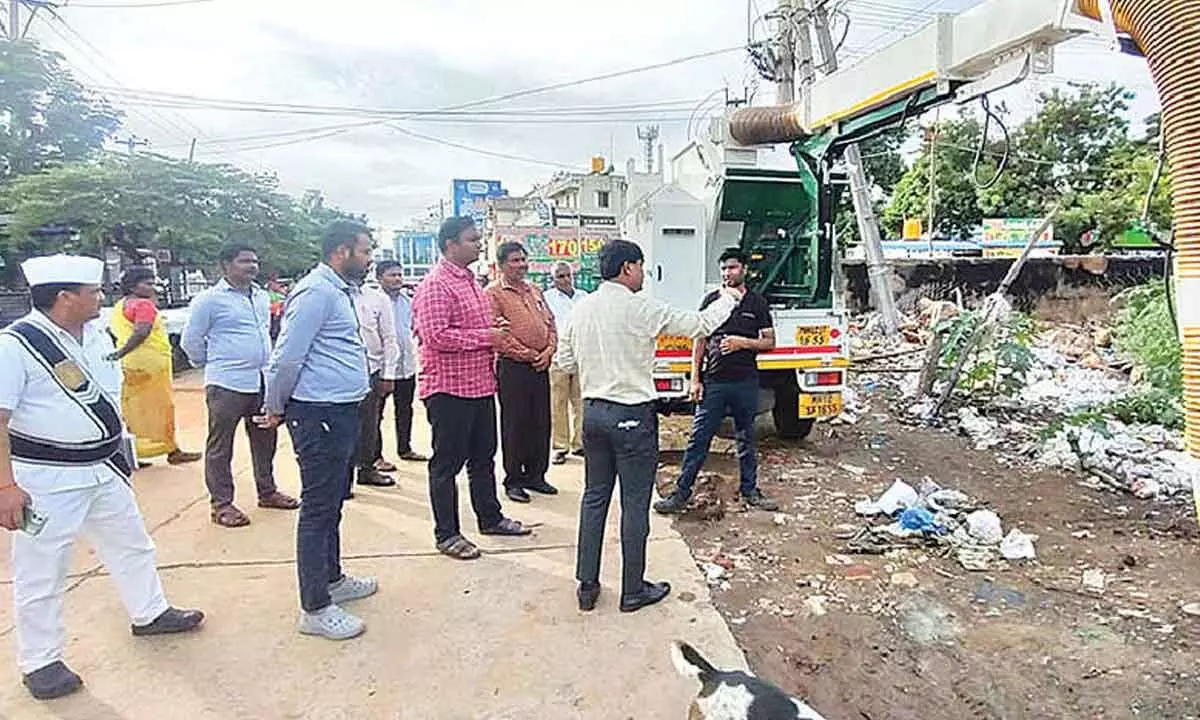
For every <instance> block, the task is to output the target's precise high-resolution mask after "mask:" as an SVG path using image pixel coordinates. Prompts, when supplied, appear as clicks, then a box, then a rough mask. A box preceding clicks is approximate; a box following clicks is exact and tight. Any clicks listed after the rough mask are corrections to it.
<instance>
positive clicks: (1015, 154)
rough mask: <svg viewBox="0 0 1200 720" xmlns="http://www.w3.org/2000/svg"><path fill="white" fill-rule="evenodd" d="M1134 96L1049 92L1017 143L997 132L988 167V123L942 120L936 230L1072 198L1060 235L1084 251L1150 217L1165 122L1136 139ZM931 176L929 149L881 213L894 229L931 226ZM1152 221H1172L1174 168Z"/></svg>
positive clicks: (1109, 90)
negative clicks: (1087, 240)
mask: <svg viewBox="0 0 1200 720" xmlns="http://www.w3.org/2000/svg"><path fill="white" fill-rule="evenodd" d="M1132 97H1133V95H1132V94H1131V93H1130V92H1129V91H1128V90H1125V89H1124V88H1122V87H1120V86H1118V85H1115V84H1112V85H1107V86H1100V85H1094V84H1084V85H1074V86H1072V88H1070V89H1069V90H1060V89H1057V88H1056V89H1053V90H1051V91H1049V92H1046V93H1042V94H1041V96H1040V97H1039V110H1038V112H1037V114H1035V115H1034V116H1033V117H1031V118H1029V119H1028V120H1026V121H1025V122H1023V123H1021V124H1020V125H1018V126H1017V127H1014V128H1012V129H1011V133H1010V137H1011V142H1010V146H1009V147H1007V148H1005V147H1004V146H1003V145H1002V144H1001V143H1000V141H999V136H998V134H997V133H996V132H995V130H992V131H990V132H989V135H988V140H987V145H986V148H985V152H984V154H983V159H982V161H981V162H980V163H979V167H974V156H975V148H977V147H978V145H979V143H980V137H981V133H982V130H983V128H982V125H981V123H980V121H979V120H978V119H976V118H974V117H970V116H964V117H960V118H957V119H952V120H948V121H944V122H942V123H940V124H939V126H938V128H939V130H938V140H937V159H936V180H937V202H936V208H935V214H936V221H935V227H934V230H935V231H936V232H938V233H940V234H943V235H948V236H957V235H970V234H972V233H973V232H974V231H975V229H976V228H977V227H978V226H979V224H980V221H981V220H982V219H983V218H985V217H1040V216H1042V215H1043V214H1044V213H1045V212H1046V211H1047V209H1048V208H1049V207H1050V206H1051V205H1052V204H1053V203H1054V202H1056V201H1058V200H1062V201H1063V202H1062V206H1061V208H1060V210H1059V214H1058V216H1057V217H1056V219H1055V236H1056V237H1057V238H1059V239H1061V240H1062V241H1064V243H1065V244H1066V246H1067V248H1068V249H1069V250H1078V249H1079V248H1080V245H1079V240H1080V237H1081V236H1082V235H1084V233H1086V232H1088V231H1089V230H1096V231H1097V232H1098V235H1099V237H1100V238H1102V239H1103V240H1104V242H1105V243H1109V242H1111V241H1112V240H1113V239H1114V238H1115V237H1116V236H1117V235H1119V234H1120V233H1122V232H1123V231H1124V230H1125V229H1127V228H1128V227H1129V225H1130V223H1131V222H1133V221H1135V220H1137V219H1139V218H1140V216H1141V212H1142V204H1143V203H1144V199H1145V196H1146V194H1147V192H1148V190H1149V187H1150V182H1151V178H1152V177H1153V174H1154V168H1155V165H1156V163H1157V160H1158V133H1159V127H1160V126H1161V122H1160V121H1159V120H1156V118H1154V117H1151V118H1149V119H1147V123H1146V124H1147V128H1148V132H1147V135H1146V137H1144V138H1141V139H1136V140H1135V139H1131V138H1130V137H1129V122H1128V120H1127V119H1126V117H1125V115H1126V112H1127V111H1128V109H1129V101H1130V99H1132ZM1000 114H1001V117H1002V119H1003V113H1000ZM1006 151H1007V153H1008V163H1007V167H1006V169H1005V171H1004V173H1003V174H1002V175H1001V176H1000V178H999V180H998V181H997V182H996V183H995V184H994V185H992V186H991V187H990V188H987V189H980V188H979V187H978V186H977V185H976V181H975V178H976V176H978V177H979V178H981V179H986V178H990V177H992V175H993V173H994V171H995V168H996V163H997V162H998V159H999V157H1000V156H1001V155H1003V154H1004V153H1005V152H1006ZM1168 170H1169V169H1168ZM929 174H930V161H929V146H928V144H926V147H925V148H924V149H923V150H922V153H921V155H920V156H919V157H918V158H917V159H916V161H915V162H914V163H913V164H912V166H911V167H910V168H909V169H908V171H907V172H906V173H904V175H903V176H901V177H900V179H899V180H898V181H897V182H896V185H895V187H894V188H893V189H892V192H891V198H890V201H889V203H888V205H887V207H886V208H885V209H884V211H883V214H882V216H881V219H882V223H883V226H884V228H885V229H886V230H887V232H888V233H890V234H892V235H896V234H899V232H900V228H901V226H902V224H903V222H904V220H905V219H906V218H921V219H922V221H923V223H924V224H925V225H926V226H928V220H929V218H928V215H929ZM1149 220H1150V224H1151V225H1152V226H1153V227H1158V228H1167V227H1170V225H1171V179H1170V173H1169V171H1168V172H1166V173H1164V176H1163V178H1162V180H1161V182H1160V183H1159V185H1158V187H1157V188H1156V191H1155V193H1154V196H1153V197H1152V200H1151V206H1150V218H1149Z"/></svg>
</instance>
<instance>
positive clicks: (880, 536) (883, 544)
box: [846, 478, 1038, 572]
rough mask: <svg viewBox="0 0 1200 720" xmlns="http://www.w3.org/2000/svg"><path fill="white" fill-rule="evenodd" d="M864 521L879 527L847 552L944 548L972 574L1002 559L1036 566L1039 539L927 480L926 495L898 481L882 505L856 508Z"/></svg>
mask: <svg viewBox="0 0 1200 720" xmlns="http://www.w3.org/2000/svg"><path fill="white" fill-rule="evenodd" d="M854 511H855V513H857V514H858V515H860V516H863V517H868V518H874V519H876V520H877V521H878V522H876V523H873V524H871V525H868V526H867V527H865V528H863V530H862V531H861V532H859V533H857V534H856V535H855V536H853V537H852V538H850V541H849V543H848V544H847V546H846V551H847V552H858V553H882V552H887V551H888V550H891V549H894V548H896V547H897V546H926V547H928V546H941V547H944V548H946V550H947V552H953V553H954V554H955V555H956V557H957V559H958V562H959V564H960V565H962V566H963V567H964V568H965V569H967V570H972V571H980V572H983V571H986V570H988V569H990V568H991V567H992V565H993V563H994V562H995V561H996V560H997V559H998V558H1004V559H1005V560H1008V561H1013V562H1015V561H1019V560H1035V559H1036V558H1037V550H1036V549H1035V547H1034V543H1035V542H1037V539H1038V537H1037V536H1036V535H1029V534H1027V533H1024V532H1021V531H1020V530H1017V529H1015V528H1014V529H1012V530H1010V531H1009V533H1008V534H1007V535H1005V534H1004V529H1003V527H1002V525H1001V522H1000V517H999V516H998V515H997V514H996V513H995V512H993V511H992V510H988V509H987V508H984V507H982V506H981V504H980V503H978V502H976V501H974V500H973V499H972V498H970V497H969V496H967V495H966V494H965V493H963V492H960V491H958V490H951V489H945V488H942V487H941V486H939V485H938V484H937V483H935V482H933V481H932V480H930V479H929V478H925V479H924V480H922V481H921V483H920V489H919V490H918V489H916V488H914V487H913V486H912V485H909V484H908V483H906V482H904V481H903V480H896V481H895V482H894V483H892V486H891V487H889V488H888V489H887V490H886V491H885V492H884V493H883V494H882V495H880V496H879V498H878V499H875V500H869V499H868V500H862V501H860V502H858V503H856V504H855V505H854Z"/></svg>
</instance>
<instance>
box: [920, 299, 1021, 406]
mask: <svg viewBox="0 0 1200 720" xmlns="http://www.w3.org/2000/svg"><path fill="white" fill-rule="evenodd" d="M982 319H983V318H982V315H981V313H979V312H977V311H971V312H964V313H961V314H959V315H958V316H957V317H955V318H951V319H950V320H946V321H945V322H943V323H942V324H940V325H939V326H938V327H937V328H935V332H939V333H942V334H944V335H945V337H944V338H943V344H942V355H941V358H940V361H939V377H941V378H942V379H944V380H945V379H948V378H949V373H950V369H951V368H953V367H954V365H955V364H956V363H957V362H958V360H959V358H960V357H961V355H962V353H963V352H964V350H965V349H966V345H967V343H968V341H969V340H970V339H971V337H972V336H974V335H975V332H976V330H977V329H978V328H979V325H980V323H981V322H982ZM1035 329H1036V328H1035V325H1034V322H1033V320H1032V319H1031V318H1029V317H1028V316H1026V315H1022V314H1020V313H1011V314H1010V315H1009V316H1008V317H1007V318H1005V319H1004V320H1003V321H1002V322H1001V323H1000V324H999V325H998V326H997V327H995V328H994V329H992V330H991V331H989V334H988V336H985V337H984V338H983V339H982V340H981V341H980V342H979V344H977V345H976V346H975V348H974V349H973V350H972V354H973V356H972V357H971V358H969V359H968V360H967V364H966V365H964V369H963V373H962V375H960V376H959V379H958V386H957V388H956V389H958V390H962V391H964V392H967V393H981V394H985V395H996V394H1000V395H1004V396H1007V397H1011V396H1013V395H1016V394H1017V393H1018V392H1020V390H1021V388H1022V387H1024V386H1025V378H1026V376H1027V375H1028V374H1029V371H1030V369H1031V368H1032V367H1033V352H1032V351H1031V350H1030V346H1031V345H1032V344H1033V336H1034V333H1035Z"/></svg>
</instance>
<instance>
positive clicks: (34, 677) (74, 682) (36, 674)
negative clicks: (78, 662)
mask: <svg viewBox="0 0 1200 720" xmlns="http://www.w3.org/2000/svg"><path fill="white" fill-rule="evenodd" d="M22 682H24V683H25V687H26V688H28V689H29V694H30V695H32V696H33V697H34V698H36V699H38V700H53V699H55V698H60V697H66V696H67V695H70V694H71V693H73V692H75V691H77V690H79V688H81V687H83V678H81V677H79V676H78V675H76V674H75V673H74V672H72V671H71V668H69V667H67V666H66V664H65V663H63V662H62V661H61V660H59V661H58V662H52V663H50V664H49V665H47V666H46V667H44V668H40V669H38V670H34V671H33V672H31V673H29V674H28V675H26V676H25V677H24V678H23V679H22Z"/></svg>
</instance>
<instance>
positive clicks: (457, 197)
mask: <svg viewBox="0 0 1200 720" xmlns="http://www.w3.org/2000/svg"><path fill="white" fill-rule="evenodd" d="M507 194H508V193H507V192H505V190H504V185H503V183H501V182H500V181H499V180H455V181H454V183H453V191H452V193H451V197H452V198H453V200H454V202H453V208H454V214H455V215H457V216H459V217H469V218H471V219H472V220H474V221H475V223H476V224H477V225H479V226H480V227H482V226H483V221H484V220H486V219H487V201H488V199H489V198H494V197H503V196H505V195H507Z"/></svg>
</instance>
